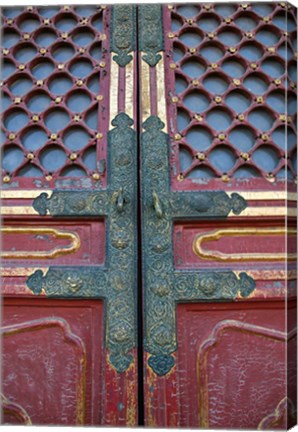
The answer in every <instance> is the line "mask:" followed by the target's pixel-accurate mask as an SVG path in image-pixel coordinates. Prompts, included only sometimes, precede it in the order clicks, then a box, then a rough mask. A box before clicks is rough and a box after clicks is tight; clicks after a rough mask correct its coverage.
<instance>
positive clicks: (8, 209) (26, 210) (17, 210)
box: [1, 206, 38, 216]
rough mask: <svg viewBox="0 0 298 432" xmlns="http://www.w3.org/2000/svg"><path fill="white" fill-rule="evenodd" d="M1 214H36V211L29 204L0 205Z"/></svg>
mask: <svg viewBox="0 0 298 432" xmlns="http://www.w3.org/2000/svg"><path fill="white" fill-rule="evenodd" d="M1 214H2V215H4V216H12V215H38V212H37V211H35V210H34V208H33V207H31V206H1Z"/></svg>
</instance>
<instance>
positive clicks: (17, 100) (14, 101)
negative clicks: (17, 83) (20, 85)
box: [13, 97, 22, 105]
mask: <svg viewBox="0 0 298 432" xmlns="http://www.w3.org/2000/svg"><path fill="white" fill-rule="evenodd" d="M21 102H22V99H21V98H20V97H16V98H14V100H13V103H15V104H16V105H18V104H20V103H21Z"/></svg>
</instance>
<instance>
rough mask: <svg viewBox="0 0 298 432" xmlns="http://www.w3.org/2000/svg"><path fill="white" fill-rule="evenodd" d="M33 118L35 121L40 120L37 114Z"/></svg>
mask: <svg viewBox="0 0 298 432" xmlns="http://www.w3.org/2000/svg"><path fill="white" fill-rule="evenodd" d="M32 120H33V121H34V122H38V121H39V116H38V115H37V114H34V115H33V116H32Z"/></svg>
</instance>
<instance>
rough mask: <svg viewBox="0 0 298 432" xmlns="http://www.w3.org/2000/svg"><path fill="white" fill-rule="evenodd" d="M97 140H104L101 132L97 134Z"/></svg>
mask: <svg viewBox="0 0 298 432" xmlns="http://www.w3.org/2000/svg"><path fill="white" fill-rule="evenodd" d="M95 138H96V139H102V138H103V134H102V133H101V132H97V134H96V135H95Z"/></svg>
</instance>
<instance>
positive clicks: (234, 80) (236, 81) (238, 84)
mask: <svg viewBox="0 0 298 432" xmlns="http://www.w3.org/2000/svg"><path fill="white" fill-rule="evenodd" d="M233 83H234V84H235V85H236V86H240V84H241V82H240V80H239V79H237V78H234V79H233Z"/></svg>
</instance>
